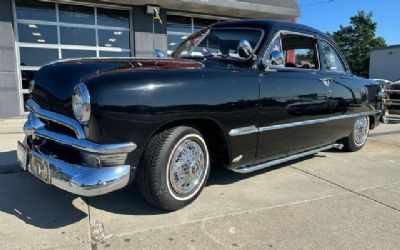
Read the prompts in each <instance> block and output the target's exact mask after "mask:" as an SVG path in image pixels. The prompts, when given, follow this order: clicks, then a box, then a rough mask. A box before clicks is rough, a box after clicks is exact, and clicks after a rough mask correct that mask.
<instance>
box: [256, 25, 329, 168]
mask: <svg viewBox="0 0 400 250" xmlns="http://www.w3.org/2000/svg"><path fill="white" fill-rule="evenodd" d="M272 53H274V54H277V53H278V54H279V53H281V54H282V59H281V60H276V56H271V54H272ZM268 60H270V62H269V63H272V64H273V66H272V67H270V68H268V69H267V70H266V71H265V73H262V74H261V77H260V103H259V117H258V127H259V131H260V133H259V135H258V147H257V156H256V157H257V161H259V162H262V161H266V160H270V159H275V158H279V157H282V156H286V155H288V154H293V153H296V152H299V151H303V150H305V149H308V148H313V147H315V146H316V145H322V144H327V143H328V141H327V140H326V137H325V135H324V131H325V128H326V123H316V122H315V121H318V120H319V119H325V118H328V117H330V116H331V107H330V99H331V93H330V88H329V83H327V82H326V79H325V78H326V76H325V74H324V73H323V72H321V71H320V63H319V57H318V48H317V39H316V38H315V37H314V36H312V35H309V34H300V33H298V32H290V31H280V32H278V33H277V35H276V36H275V38H274V40H273V42H272V44H271V45H270V48H269V49H267V52H266V54H265V57H264V58H263V61H264V62H266V61H268ZM264 64H265V63H264Z"/></svg>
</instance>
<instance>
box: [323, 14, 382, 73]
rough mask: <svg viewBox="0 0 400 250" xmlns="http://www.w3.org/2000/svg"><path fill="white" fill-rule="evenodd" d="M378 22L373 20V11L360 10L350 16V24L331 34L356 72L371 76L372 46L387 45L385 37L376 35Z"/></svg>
mask: <svg viewBox="0 0 400 250" xmlns="http://www.w3.org/2000/svg"><path fill="white" fill-rule="evenodd" d="M376 27H377V23H376V22H374V21H373V20H372V12H369V13H368V14H366V13H365V12H364V11H359V12H358V13H357V15H355V16H353V17H351V18H350V25H349V26H345V27H344V26H342V25H340V28H339V30H338V31H336V32H333V34H329V35H330V36H331V37H332V38H333V39H334V40H335V42H336V43H337V45H338V46H339V47H340V49H341V50H342V52H343V54H344V56H345V57H346V60H347V62H348V64H349V66H350V68H351V70H352V71H353V73H354V74H356V75H359V76H363V77H368V76H369V58H370V49H371V48H377V47H378V48H381V47H386V43H385V39H384V38H383V37H376V35H375V33H376Z"/></svg>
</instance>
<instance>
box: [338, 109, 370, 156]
mask: <svg viewBox="0 0 400 250" xmlns="http://www.w3.org/2000/svg"><path fill="white" fill-rule="evenodd" d="M368 133H369V118H368V116H362V117H359V118H357V119H356V121H355V122H354V126H353V131H352V132H351V134H350V135H349V136H348V137H346V138H344V139H343V140H342V141H341V142H342V143H343V145H344V150H345V151H349V152H356V151H358V150H360V149H361V148H362V147H364V145H365V143H366V142H367V138H368Z"/></svg>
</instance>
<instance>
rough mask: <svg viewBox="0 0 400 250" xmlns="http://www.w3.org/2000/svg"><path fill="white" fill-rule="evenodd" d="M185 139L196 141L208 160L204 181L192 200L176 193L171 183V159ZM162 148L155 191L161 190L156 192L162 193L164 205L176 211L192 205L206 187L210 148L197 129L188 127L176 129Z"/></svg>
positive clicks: (155, 177)
mask: <svg viewBox="0 0 400 250" xmlns="http://www.w3.org/2000/svg"><path fill="white" fill-rule="evenodd" d="M184 139H193V140H195V141H196V142H197V143H198V144H199V146H200V147H201V148H202V150H203V154H204V156H205V160H206V164H205V165H206V169H205V174H204V176H203V181H202V182H200V184H199V186H198V188H197V189H196V192H194V193H193V194H191V197H190V198H185V197H183V196H181V195H179V194H177V193H175V192H174V191H173V190H172V187H171V185H170V183H169V161H170V158H171V156H172V154H173V150H174V149H175V148H176V146H178V144H179V143H180V142H181V141H183V140H184ZM160 146H161V147H162V148H161V152H160V155H159V159H158V164H157V166H156V168H157V169H156V171H155V172H153V173H154V174H155V176H153V178H152V179H153V180H154V182H157V185H156V187H155V189H159V190H155V191H156V192H160V193H159V194H158V195H159V196H161V197H160V198H161V199H162V203H164V204H165V205H166V206H167V207H168V208H170V209H171V210H176V209H179V208H182V207H184V206H186V205H188V204H190V203H191V202H192V201H193V200H195V199H196V198H197V197H198V195H199V194H200V193H201V191H202V189H203V187H204V186H205V184H206V182H207V179H208V176H209V173H210V159H209V152H208V147H207V144H206V141H205V140H204V137H203V136H202V135H201V133H200V132H199V131H198V130H197V129H195V128H192V127H186V126H182V127H177V128H176V129H174V130H173V132H172V133H171V135H170V136H169V137H168V139H167V140H165V141H164V142H163V143H162V145H160ZM177 197H179V198H180V199H177Z"/></svg>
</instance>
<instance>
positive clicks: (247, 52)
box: [237, 40, 255, 60]
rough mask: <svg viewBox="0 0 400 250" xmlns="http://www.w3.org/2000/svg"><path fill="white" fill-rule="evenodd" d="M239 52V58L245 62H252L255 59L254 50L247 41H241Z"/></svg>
mask: <svg viewBox="0 0 400 250" xmlns="http://www.w3.org/2000/svg"><path fill="white" fill-rule="evenodd" d="M237 52H238V54H239V56H240V57H241V58H244V59H245V60H250V59H253V58H254V57H255V55H254V51H253V48H252V47H251V44H250V42H249V41H247V40H240V42H239V45H238V48H237Z"/></svg>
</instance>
